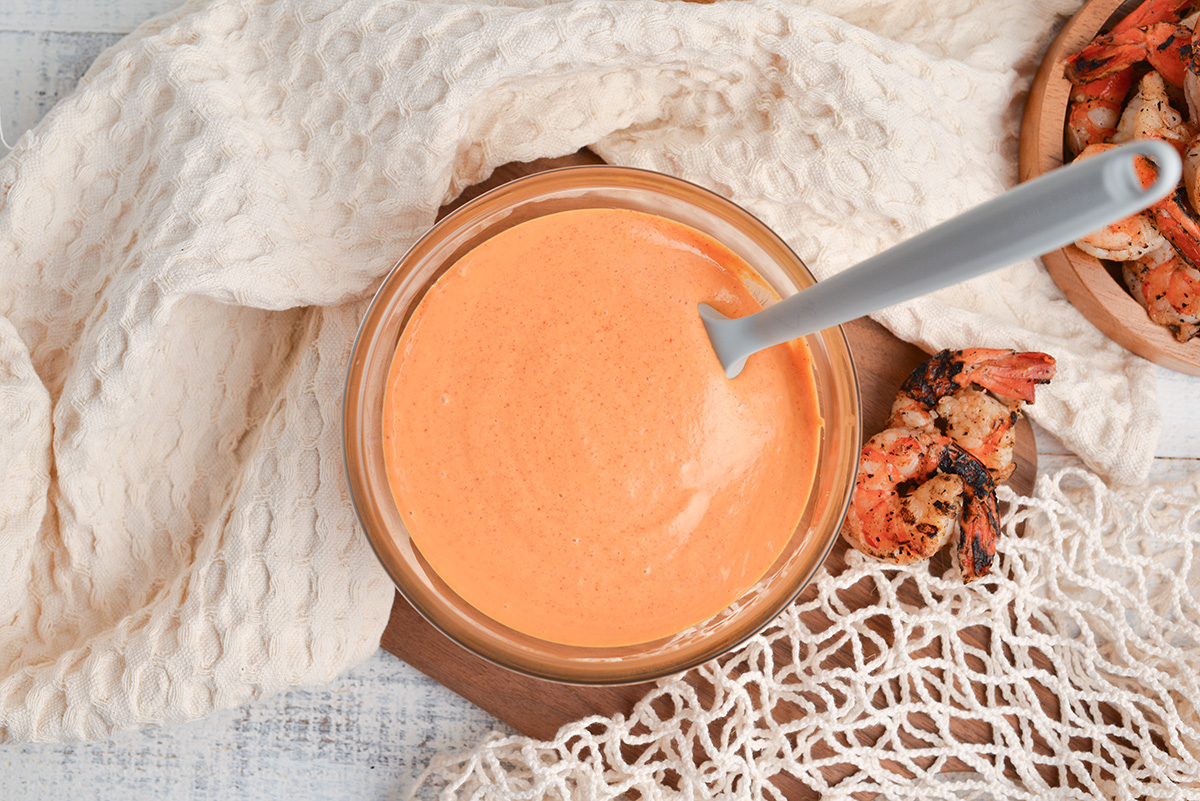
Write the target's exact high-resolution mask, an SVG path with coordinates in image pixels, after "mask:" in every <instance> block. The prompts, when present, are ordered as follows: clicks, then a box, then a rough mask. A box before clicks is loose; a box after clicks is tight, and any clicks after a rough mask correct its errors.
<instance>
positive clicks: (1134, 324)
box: [1018, 0, 1200, 375]
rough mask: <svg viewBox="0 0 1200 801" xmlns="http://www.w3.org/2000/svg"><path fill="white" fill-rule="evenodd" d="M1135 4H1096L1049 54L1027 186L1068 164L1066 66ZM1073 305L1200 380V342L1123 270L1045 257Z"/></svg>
mask: <svg viewBox="0 0 1200 801" xmlns="http://www.w3.org/2000/svg"><path fill="white" fill-rule="evenodd" d="M1135 6H1136V3H1135V2H1128V0H1124V1H1123V0H1091V2H1088V3H1086V4H1085V5H1084V6H1083V8H1081V9H1080V10H1079V11H1078V12H1077V13H1076V14H1075V16H1073V17H1071V19H1070V20H1068V21H1067V24H1066V25H1064V26H1063V29H1062V30H1061V31H1060V32H1059V34H1058V37H1057V38H1055V40H1054V42H1053V43H1052V44H1051V45H1050V49H1049V50H1047V51H1046V56H1045V58H1044V59H1043V60H1042V64H1041V67H1039V69H1038V71H1037V75H1036V76H1035V77H1034V79H1033V85H1032V86H1031V87H1030V89H1029V98H1028V100H1026V102H1025V116H1024V118H1023V120H1022V122H1021V140H1020V150H1019V153H1018V167H1019V170H1020V179H1021V180H1022V181H1028V180H1029V179H1031V178H1036V177H1037V176H1039V175H1041V174H1042V173H1044V172H1047V171H1048V170H1052V169H1054V168H1055V167H1059V166H1062V164H1063V162H1064V155H1065V154H1064V146H1063V127H1064V125H1065V123H1066V118H1067V100H1068V99H1069V96H1070V92H1071V84H1070V83H1069V82H1068V81H1067V79H1066V77H1064V75H1063V60H1064V59H1065V58H1067V57H1068V56H1070V55H1072V54H1073V53H1075V52H1077V51H1078V50H1079V49H1080V48H1082V47H1083V46H1084V45H1085V44H1087V43H1088V42H1090V41H1091V40H1092V38H1093V37H1094V36H1095V35H1096V34H1097V33H1099V32H1100V31H1101V30H1102V29H1104V28H1106V27H1107V23H1108V22H1109V20H1110V19H1112V20H1113V21H1115V20H1117V19H1119V18H1120V16H1122V15H1124V14H1125V13H1127V12H1128V11H1129V10H1130V9H1131V8H1133V7H1135ZM1042 261H1043V263H1045V265H1046V269H1047V270H1049V272H1050V275H1051V277H1053V278H1054V281H1055V283H1057V284H1058V286H1059V288H1061V289H1062V291H1063V293H1064V294H1065V295H1066V296H1067V299H1068V300H1070V301H1071V303H1072V304H1073V305H1074V306H1075V308H1077V309H1079V311H1080V312H1082V313H1083V316H1084V317H1086V318H1087V319H1088V320H1089V321H1090V322H1091V323H1092V324H1093V325H1094V326H1096V327H1097V328H1099V329H1100V330H1101V331H1103V332H1104V333H1105V334H1106V335H1108V337H1109V338H1111V339H1112V340H1113V341H1115V342H1117V343H1118V344H1120V345H1122V346H1124V347H1125V348H1128V349H1129V350H1131V351H1133V352H1134V353H1136V354H1137V355H1139V356H1141V357H1143V358H1146V359H1149V360H1150V361H1152V362H1154V363H1155V364H1159V365H1162V366H1163V367H1167V368H1169V369H1171V370H1177V371H1179V372H1181V373H1188V374H1190V375H1200V338H1196V339H1193V340H1192V341H1191V342H1179V341H1178V340H1176V339H1175V337H1174V335H1173V334H1172V333H1171V332H1170V331H1169V330H1168V329H1167V328H1166V327H1165V326H1161V325H1159V324H1157V323H1155V322H1153V321H1151V320H1150V318H1149V317H1148V316H1147V315H1146V310H1145V309H1144V308H1142V305H1141V304H1140V303H1138V302H1137V301H1136V300H1134V299H1133V297H1132V296H1131V295H1130V294H1129V293H1128V292H1127V291H1126V290H1125V287H1124V285H1123V284H1122V283H1121V282H1120V280H1119V279H1118V277H1117V275H1119V272H1118V270H1119V268H1115V269H1113V270H1112V271H1111V272H1110V265H1111V263H1109V264H1106V263H1104V262H1101V261H1100V260H1099V259H1097V258H1096V257H1094V256H1090V255H1088V254H1087V253H1084V252H1083V251H1082V250H1080V249H1079V248H1077V247H1075V246H1074V245H1068V246H1067V247H1065V248H1063V249H1062V250H1056V251H1054V252H1052V253H1047V254H1046V255H1044V256H1043V257H1042Z"/></svg>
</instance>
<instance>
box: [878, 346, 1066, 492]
mask: <svg viewBox="0 0 1200 801" xmlns="http://www.w3.org/2000/svg"><path fill="white" fill-rule="evenodd" d="M1054 372H1055V363H1054V359H1053V358H1052V357H1050V356H1047V355H1046V354H1045V353H1017V352H1015V351H1011V350H996V349H992V348H971V349H968V350H943V351H941V352H939V353H936V354H934V355H933V356H931V357H930V358H929V359H927V360H926V361H924V362H922V363H921V364H920V365H918V366H917V368H916V369H915V370H913V371H912V372H911V373H910V374H909V376H908V378H907V379H905V381H904V383H903V384H902V385H901V387H900V392H899V393H897V395H896V400H895V402H894V403H893V404H892V413H891V417H890V418H889V419H888V423H887V425H888V427H890V428H891V427H900V426H903V427H907V428H915V429H921V430H925V431H929V432H939V433H942V434H945V435H948V436H949V437H951V438H952V439H953V440H954V442H956V443H957V444H958V445H960V446H961V447H963V448H965V449H966V450H967V451H968V452H969V453H970V454H971V455H972V456H974V457H975V458H976V459H978V460H979V461H980V462H982V463H983V464H984V465H985V466H986V467H987V469H988V471H989V472H990V473H991V474H992V478H993V479H995V480H996V481H1006V480H1007V479H1008V478H1009V476H1011V475H1012V473H1013V470H1014V469H1016V467H1015V465H1014V464H1013V461H1012V457H1013V447H1014V446H1015V444H1016V431H1015V427H1016V424H1017V421H1018V420H1020V419H1021V412H1020V401H1025V402H1026V403H1033V400H1034V388H1035V387H1036V386H1037V385H1038V384H1045V383H1047V382H1049V381H1050V379H1051V378H1053V377H1054ZM972 385H978V386H980V387H983V388H984V389H987V390H990V391H991V392H992V393H993V394H994V395H996V396H998V397H999V398H1001V399H1003V400H997V399H995V398H993V397H991V396H990V395H987V394H986V393H983V392H979V391H977V390H975V389H973V388H972Z"/></svg>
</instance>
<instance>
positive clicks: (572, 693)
mask: <svg viewBox="0 0 1200 801" xmlns="http://www.w3.org/2000/svg"><path fill="white" fill-rule="evenodd" d="M596 163H602V162H600V159H599V158H597V157H596V156H595V155H593V154H591V153H589V152H587V151H581V152H580V153H577V154H574V155H572V156H568V157H565V158H561V159H545V160H542V161H537V162H532V163H529V164H512V165H506V166H505V167H501V168H500V169H498V170H497V171H496V174H495V175H493V176H492V178H491V179H490V180H489V181H487V182H486V183H484V184H481V185H479V186H478V187H473V188H472V189H471V190H468V192H467V193H465V194H464V196H463V197H460V198H459V199H458V200H456V201H455V203H454V204H452V205H451V206H448V207H447V208H446V209H444V210H443V212H449V211H450V210H452V209H453V208H456V207H457V206H459V205H461V204H462V203H465V202H467V201H468V200H470V199H471V198H473V197H475V196H477V195H479V194H480V193H481V192H483V191H485V190H487V189H490V188H493V187H495V186H498V185H500V184H502V183H504V182H506V181H509V180H512V179H513V178H517V177H519V176H521V175H527V174H530V173H533V172H539V171H541V170H545V169H552V168H554V167H560V166H568V165H573V164H596ZM845 329H846V334H847V336H848V337H849V339H850V346H851V350H852V353H853V356H854V362H855V366H856V368H857V370H858V378H859V386H860V391H861V393H862V403H863V427H864V432H865V434H866V435H867V436H869V435H870V434H873V433H875V432H877V431H879V430H881V429H882V428H883V422H884V420H885V418H886V417H887V414H888V411H889V409H890V408H891V403H892V399H893V398H894V397H895V393H896V390H897V389H898V388H899V386H900V384H901V382H902V381H903V380H904V379H905V377H907V375H908V373H909V372H910V371H911V370H912V369H913V368H914V367H916V366H917V365H918V364H920V363H921V362H922V361H924V359H925V358H926V354H925V353H924V352H922V351H921V350H920V349H919V348H916V347H914V346H912V345H909V344H907V343H905V342H902V341H901V340H899V339H897V338H896V337H894V336H892V335H891V334H890V333H888V332H887V331H886V330H885V329H884V328H883V327H882V326H880V325H878V324H876V323H874V322H872V321H871V320H869V319H867V318H862V319H860V320H855V321H854V322H852V323H849V324H848V325H846V326H845ZM1015 461H1016V464H1017V469H1016V471H1015V472H1014V474H1013V476H1012V478H1011V479H1010V480H1009V482H1008V483H1009V485H1010V486H1011V487H1012V488H1013V489H1014V490H1016V491H1017V492H1018V493H1022V494H1029V493H1031V492H1032V490H1033V483H1034V478H1035V476H1036V474H1037V448H1036V445H1035V442H1034V435H1033V429H1032V427H1031V426H1030V425H1029V422H1028V421H1027V420H1022V421H1021V423H1020V425H1019V428H1018V439H1017V449H1016V454H1015ZM846 548H847V546H846V544H845V542H844V541H843V540H841V539H840V538H839V539H838V542H837V544H836V545H835V546H834V548H833V550H832V552H831V553H830V555H829V558H828V559H827V560H826V562H825V567H826V569H827V570H830V571H831V572H833V573H835V574H836V573H838V572H840V571H841V570H842V569H843V568H844V566H845V553H846ZM935 558H939V559H949V556H948V552H944V553H943V554H939V555H938V557H935ZM854 589H861V591H862V593H864V595H865V594H866V593H869V592H871V590H870V588H867V587H864V586H862V585H858V586H856V587H855V588H854ZM814 592H815V589H814V588H812V587H810V588H809V589H808V590H806V591H805V592H804V593H803V594H802V595H801V599H802V600H804V599H808V598H809V597H810V596H811V594H812V593H814ZM842 598H843V600H844V601H846V602H847V603H848V604H849V605H850V606H854V605H855V599H853V598H851V597H849V596H848V595H845V594H844V595H843V596H842ZM870 600H871V599H870V598H869V597H863V598H860V599H857V604H858V605H861V606H865V605H867V604H868V603H869V602H870ZM912 602H914V603H920V599H919V598H914V599H912ZM380 645H381V646H382V647H383V648H384V650H386V651H389V652H390V653H392V654H395V655H396V656H398V657H400V658H401V659H403V660H404V661H405V662H408V663H409V664H410V665H412V666H413V667H415V668H416V669H417V670H420V671H421V672H422V673H425V674H426V675H428V676H430V677H432V678H434V679H436V680H437V681H439V682H441V683H442V684H444V685H445V686H446V687H448V688H450V689H451V690H453V691H454V692H456V693H458V694H459V695H461V696H463V697H464V698H466V699H468V700H469V701H471V702H473V703H475V704H477V705H478V706H480V707H481V708H483V709H485V710H487V711H488V712H490V713H491V714H493V715H495V716H496V717H498V718H500V719H501V720H503V721H505V722H506V723H508V724H509V725H511V726H512V727H513V728H514V729H516V730H517V731H519V732H521V733H522V734H526V735H529V736H531V737H536V738H538V739H549V738H552V737H553V736H554V735H555V733H556V732H557V731H558V729H559V728H560V727H561V726H562V725H563V724H566V723H569V722H571V721H574V720H578V719H580V718H583V717H587V716H589V715H596V714H600V715H606V716H608V715H613V714H617V713H622V714H629V713H630V711H631V710H632V709H633V706H634V704H635V703H637V701H639V700H640V699H641V698H642V697H643V696H644V695H645V694H646V693H647V692H648V691H649V690H650V688H651V687H652V686H653V685H651V684H634V685H627V686H623V687H573V686H568V685H562V684H554V683H552V682H546V681H541V680H538V679H532V678H528V677H525V676H520V675H517V674H515V673H512V672H510V671H508V670H505V669H504V668H500V667H497V666H495V665H493V664H491V663H489V662H486V661H484V660H483V659H480V658H479V657H477V656H474V655H473V654H471V653H469V652H468V651H466V650H464V649H463V648H461V647H460V646H458V645H457V644H456V643H454V642H453V641H451V640H450V639H448V638H447V637H445V636H444V635H443V634H442V633H441V632H439V631H437V630H436V629H435V628H433V626H431V625H430V624H429V623H427V622H426V621H425V619H424V618H422V617H421V615H420V614H419V613H418V612H417V611H416V610H415V609H413V607H412V606H410V605H409V604H408V602H407V601H405V600H404V598H403V597H401V596H400V595H399V594H397V595H396V600H395V603H394V604H393V606H392V615H391V620H390V621H389V622H388V626H387V628H386V629H385V630H384V632H383V637H382V639H381V642H380ZM698 691H699V692H701V693H703V692H704V688H703V687H700V688H698Z"/></svg>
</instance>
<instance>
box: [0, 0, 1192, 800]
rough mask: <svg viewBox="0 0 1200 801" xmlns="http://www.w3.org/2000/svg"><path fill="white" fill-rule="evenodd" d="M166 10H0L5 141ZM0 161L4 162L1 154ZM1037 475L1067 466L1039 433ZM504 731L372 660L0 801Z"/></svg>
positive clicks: (381, 774)
mask: <svg viewBox="0 0 1200 801" xmlns="http://www.w3.org/2000/svg"><path fill="white" fill-rule="evenodd" d="M175 5H177V2H176V0H0V117H2V122H0V130H2V131H3V134H4V137H5V139H7V141H8V142H9V143H10V144H11V143H15V142H16V140H17V139H18V138H19V137H20V135H21V134H22V133H23V132H24V131H25V130H27V129H28V128H30V127H31V126H33V125H34V124H35V123H36V122H37V121H38V120H39V119H41V117H42V115H43V114H45V113H46V111H47V110H49V109H50V107H51V106H53V105H54V103H55V102H56V101H57V100H58V99H59V98H61V97H63V96H65V95H66V94H67V93H69V92H70V91H71V89H72V88H73V87H74V85H75V82H76V81H77V80H78V79H79V76H80V75H82V74H83V72H84V71H85V70H86V69H87V67H88V65H89V64H91V62H92V60H93V59H95V57H96V56H97V55H98V54H99V53H100V52H101V51H102V50H103V49H104V48H106V47H109V46H111V45H113V44H115V43H116V42H117V41H118V40H120V39H121V37H122V36H123V35H124V34H126V33H128V32H130V31H131V30H133V29H134V28H135V27H136V26H137V25H138V24H140V23H141V22H143V21H145V20H147V19H149V18H151V17H152V16H154V15H155V14H158V13H160V12H162V11H166V10H169V9H170V8H173V7H174V6H175ZM0 153H2V151H0ZM1159 404H1160V406H1161V408H1162V412H1163V432H1164V433H1163V435H1162V438H1161V439H1160V441H1159V444H1158V448H1157V451H1156V453H1157V456H1158V458H1157V459H1156V460H1155V462H1154V468H1153V472H1152V475H1151V480H1152V481H1167V480H1172V479H1176V478H1182V477H1184V476H1187V475H1190V474H1194V473H1197V472H1200V378H1190V377H1187V376H1183V375H1179V374H1176V373H1171V372H1169V371H1166V370H1160V371H1159ZM1038 450H1039V459H1040V465H1041V468H1042V469H1043V470H1054V469H1057V468H1059V467H1062V466H1065V465H1069V464H1077V463H1078V460H1076V459H1075V457H1073V456H1072V455H1071V454H1070V453H1069V452H1068V451H1067V450H1066V448H1064V447H1063V446H1062V445H1061V444H1060V443H1058V442H1057V441H1056V440H1054V438H1052V437H1051V436H1050V435H1048V434H1046V433H1045V432H1043V431H1038ZM491 729H497V730H500V731H507V727H506V726H505V725H504V724H503V723H501V722H499V721H497V720H496V719H494V718H493V717H491V716H490V715H488V714H487V713H485V712H483V711H482V710H480V709H478V708H476V707H475V706H473V705H472V704H470V703H468V702H467V701H464V700H463V699H461V698H459V697H458V696H456V695H454V694H453V693H451V692H450V691H449V690H446V689H445V688H443V687H442V686H441V685H439V684H437V683H436V682H434V681H432V680H430V679H427V678H425V677H424V676H422V675H421V674H419V673H417V672H416V671H415V670H413V669H412V668H410V667H408V666H407V665H406V664H404V663H403V662H401V661H400V660H398V659H396V658H394V657H392V656H390V655H389V654H387V653H385V652H383V651H380V652H378V653H377V654H376V655H375V656H374V657H372V658H371V659H369V660H368V661H367V662H366V663H365V664H363V665H360V666H359V667H357V668H355V669H354V670H352V671H350V672H349V673H348V674H347V675H345V676H343V677H342V678H341V679H339V680H338V681H336V682H334V683H333V684H330V685H328V686H325V687H319V688H312V689H305V690H295V691H292V692H288V693H284V694H282V695H279V696H276V697H272V698H268V699H265V700H262V701H260V702H258V703H256V704H254V705H252V706H250V707H246V708H243V709H237V710H232V711H228V712H224V713H221V714H218V715H216V716H214V717H211V718H208V719H206V720H203V721H198V722H196V723H192V724H189V725H184V726H178V727H174V728H169V729H164V730H159V731H148V732H139V733H134V734H130V735H125V736H122V737H119V738H117V739H114V740H111V741H108V742H101V743H94V744H87V745H72V746H43V745H36V746H10V747H7V748H0V798H2V799H4V801H18V799H55V800H56V801H57V799H62V798H92V799H96V801H107V800H108V799H128V798H153V799H155V801H159V800H160V799H174V798H239V799H257V798H264V799H265V798H278V797H281V796H282V795H283V794H284V793H285V792H287V791H289V790H291V791H295V790H300V791H303V792H304V793H305V795H306V797H311V798H319V799H340V798H346V799H355V801H360V800H361V799H385V798H396V797H401V796H403V795H404V794H405V793H406V792H407V790H408V788H409V786H410V784H411V782H412V779H413V778H414V777H415V776H416V775H417V774H418V773H419V772H420V771H421V770H422V769H423V768H424V766H425V764H426V762H427V761H428V760H429V758H430V757H431V756H432V755H433V754H435V753H437V752H439V751H443V750H447V749H458V748H467V747H470V746H471V745H473V744H474V743H476V742H477V741H478V740H479V739H480V738H481V737H482V736H483V735H484V734H485V733H486V732H487V731H489V730H491Z"/></svg>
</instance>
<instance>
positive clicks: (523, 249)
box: [383, 210, 821, 646]
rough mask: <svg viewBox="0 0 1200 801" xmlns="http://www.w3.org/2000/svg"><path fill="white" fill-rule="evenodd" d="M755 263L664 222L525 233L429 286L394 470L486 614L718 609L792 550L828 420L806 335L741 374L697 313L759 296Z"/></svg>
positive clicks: (514, 617) (646, 616)
mask: <svg viewBox="0 0 1200 801" xmlns="http://www.w3.org/2000/svg"><path fill="white" fill-rule="evenodd" d="M749 272H750V268H749V267H748V266H747V265H746V264H745V262H743V261H742V260H741V259H739V258H738V257H737V256H736V255H734V254H733V253H732V252H730V251H729V250H728V249H726V248H725V247H724V246H722V245H721V244H719V243H718V242H716V241H715V240H713V239H712V238H711V237H709V236H707V235H705V234H702V233H700V232H699V231H696V230H694V229H692V228H690V227H687V226H684V225H681V224H679V223H675V222H672V221H669V220H666V219H663V218H660V217H656V216H653V215H649V214H643V213H640V212H633V211H623V210H580V211H569V212H562V213H558V214H552V215H549V216H545V217H541V218H538V219H535V220H532V221H529V222H526V223H522V224H521V225H518V226H516V227H514V228H511V229H509V230H507V231H504V232H503V233H501V234H499V235H497V236H496V237H494V238H492V239H490V240H488V241H486V242H484V243H483V244H481V245H480V246H478V247H477V248H475V249H474V250H473V251H471V252H470V253H468V254H467V255H466V256H464V257H462V258H461V259H460V260H459V261H458V262H457V263H456V264H455V265H454V266H453V267H451V268H450V270H448V271H447V272H446V273H445V274H444V275H443V276H442V277H441V278H440V279H439V280H438V281H437V283H436V284H435V285H434V286H433V287H432V288H431V289H430V290H429V292H428V293H427V294H426V296H425V297H424V299H423V300H422V301H421V303H420V304H419V306H418V308H417V310H416V311H415V312H414V314H413V316H412V318H411V319H410V321H409V323H408V325H407V326H406V328H405V331H404V333H403V335H402V337H401V340H400V344H399V347H398V348H397V351H396V355H395V357H394V360H393V363H392V366H391V371H390V374H389V378H388V387H387V392H386V397H385V409H384V432H383V433H384V447H385V463H386V467H387V474H388V481H389V484H390V485H391V488H392V493H393V496H394V498H395V500H396V504H397V506H398V508H399V510H400V513H401V516H402V517H403V519H404V523H405V525H406V527H407V528H408V530H409V533H410V534H411V536H412V538H413V540H414V542H415V543H416V545H417V547H418V548H419V549H420V551H421V553H422V554H423V555H424V557H425V558H426V559H427V560H428V561H429V563H430V565H431V566H432V567H433V569H434V570H435V571H436V572H437V573H438V575H439V576H440V577H441V578H442V579H443V580H444V581H445V582H446V583H447V584H448V585H449V586H450V587H451V588H453V589H454V590H455V591H456V592H457V593H459V594H460V595H461V596H462V597H463V598H464V599H465V600H466V601H467V602H469V603H470V604H471V605H473V606H474V607H475V608H477V609H478V610H480V611H481V612H483V613H484V614H486V615H487V616H489V617H491V618H492V619H494V620H496V621H499V622H500V623H503V624H505V625H507V626H509V627H511V628H514V629H516V630H518V631H521V632H524V633H527V634H531V635H533V636H536V637H540V638H542V639H546V640H552V641H555V642H561V643H568V644H572V645H584V646H616V645H627V644H633V643H639V642H646V641H649V640H653V639H657V638H659V637H663V636H667V635H670V634H674V633H676V632H679V631H682V630H684V629H686V628H688V627H690V626H692V625H694V624H696V623H699V622H701V621H702V620H705V619H706V618H708V617H710V616H712V615H713V614H715V613H717V612H719V611H720V610H721V609H723V608H724V607H726V606H727V605H729V603H731V602H732V601H734V600H736V599H737V598H738V597H740V596H741V595H742V594H743V593H744V592H745V591H746V590H748V589H749V588H750V587H752V586H753V585H754V584H755V583H756V582H757V581H758V580H759V579H760V578H761V577H762V575H763V574H764V573H765V572H766V570H767V569H768V568H769V567H770V566H771V564H772V563H773V562H774V560H775V559H776V558H777V556H778V555H779V553H780V552H781V551H782V549H783V547H784V546H785V545H786V544H787V542H788V540H789V538H790V537H791V535H792V532H793V530H794V529H795V527H796V524H797V522H798V521H799V519H800V516H801V514H802V512H803V509H804V506H805V503H806V501H807V498H808V494H809V489H810V486H811V484H812V480H813V472H814V467H815V461H816V452H817V444H818V437H819V431H820V425H821V423H820V418H819V415H818V412H817V405H816V391H815V386H814V380H813V376H812V369H811V363H810V357H809V353H808V351H807V348H806V346H805V345H804V344H803V343H802V342H799V343H788V344H786V345H780V346H776V347H774V348H771V349H769V350H767V351H764V352H762V353H759V354H757V355H756V356H753V357H751V359H750V361H749V363H748V364H747V366H746V369H745V370H744V371H743V372H742V374H741V375H739V376H738V377H737V378H736V379H734V380H732V381H731V380H728V379H726V378H725V376H724V374H723V373H722V371H721V367H720V364H719V362H718V361H717V358H716V355H715V354H714V353H713V351H712V347H711V346H710V345H709V342H708V338H707V336H706V334H705V331H704V326H703V324H702V323H701V322H700V317H699V315H698V313H697V311H696V307H697V305H698V304H699V303H701V302H705V303H709V304H711V305H712V306H713V307H714V308H716V309H717V310H718V311H721V312H722V313H724V314H727V315H730V316H742V315H746V314H750V313H752V312H754V311H757V310H758V309H759V308H760V307H759V305H758V303H757V302H756V301H755V300H754V298H753V297H752V296H751V295H750V293H749V292H748V291H747V290H746V289H745V287H744V286H743V283H742V281H741V280H739V278H738V275H739V274H741V275H746V274H748V273H749Z"/></svg>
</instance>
